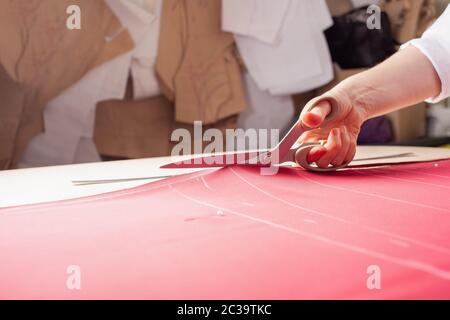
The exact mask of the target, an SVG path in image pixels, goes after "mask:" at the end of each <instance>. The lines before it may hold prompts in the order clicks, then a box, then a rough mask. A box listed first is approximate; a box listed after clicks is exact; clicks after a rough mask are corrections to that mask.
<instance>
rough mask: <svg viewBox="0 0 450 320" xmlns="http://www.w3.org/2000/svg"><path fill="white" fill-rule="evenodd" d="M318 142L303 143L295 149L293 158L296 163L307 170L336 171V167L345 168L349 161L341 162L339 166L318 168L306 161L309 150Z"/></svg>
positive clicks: (317, 144)
mask: <svg viewBox="0 0 450 320" xmlns="http://www.w3.org/2000/svg"><path fill="white" fill-rule="evenodd" d="M320 145H321V144H320V143H308V144H305V145H302V146H300V147H299V148H298V149H297V152H296V153H295V160H296V162H297V164H299V165H300V166H301V167H303V168H305V169H306V170H309V171H316V172H330V171H336V170H337V169H342V168H345V167H347V166H348V165H349V163H350V162H347V163H343V164H342V165H340V166H335V167H332V166H330V167H328V168H319V167H318V166H316V165H314V164H311V163H308V153H309V152H310V151H311V149H312V148H314V147H316V146H320Z"/></svg>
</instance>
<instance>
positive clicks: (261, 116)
mask: <svg viewBox="0 0 450 320" xmlns="http://www.w3.org/2000/svg"><path fill="white" fill-rule="evenodd" d="M243 77H244V83H245V89H246V92H247V101H248V105H249V107H248V109H247V110H245V111H244V112H243V113H241V114H240V115H239V117H238V124H237V126H238V127H239V128H242V129H245V130H247V129H278V130H280V136H281V135H282V134H283V133H284V132H285V131H286V130H287V129H288V128H289V127H290V125H291V124H292V121H293V119H294V113H295V108H294V102H293V100H292V97H291V96H273V95H271V94H269V93H268V92H267V91H262V90H260V89H259V88H258V86H257V85H256V83H255V81H254V80H253V79H252V77H251V76H250V75H249V74H248V73H246V74H244V75H243ZM268 141H270V140H268Z"/></svg>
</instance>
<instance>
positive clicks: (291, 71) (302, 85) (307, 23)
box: [222, 0, 333, 95]
mask: <svg viewBox="0 0 450 320" xmlns="http://www.w3.org/2000/svg"><path fill="white" fill-rule="evenodd" d="M222 6H223V12H222V14H223V17H222V18H223V19H222V27H223V28H224V30H226V31H230V32H233V33H235V40H236V44H237V47H238V49H239V52H240V54H241V56H242V58H243V60H244V62H245V65H246V67H247V68H248V71H249V73H250V75H251V76H252V78H253V79H254V80H255V81H256V83H257V84H258V87H259V88H260V89H261V90H267V91H269V92H270V93H271V94H274V95H290V94H294V93H301V92H305V91H309V90H311V89H315V88H317V87H319V86H321V85H324V84H326V83H327V82H329V81H331V80H332V79H333V67H332V62H331V57H330V53H329V50H328V46H327V43H326V39H325V36H324V34H323V31H324V30H325V29H327V28H328V27H330V26H331V25H332V19H331V16H330V13H329V11H328V8H327V6H326V3H325V1H323V0H313V1H312V0H299V1H292V0H291V1H281V6H279V4H278V2H276V3H275V2H274V1H255V0H244V1H239V2H236V1H230V2H229V1H223V3H222ZM278 6H279V7H278ZM275 7H277V8H276V9H275ZM285 7H287V12H286V10H282V9H283V8H285ZM269 11H270V12H272V14H271V15H267V14H264V13H266V12H269ZM244 17H245V19H244ZM245 21H247V24H248V25H247V24H245V23H244V22H245ZM261 25H265V26H267V28H268V30H269V31H271V32H272V34H273V33H274V31H277V32H276V35H275V36H274V35H271V36H270V37H268V36H267V31H268V30H264V29H263V28H262V27H261ZM231 26H234V27H231ZM263 39H265V41H262V40H263ZM268 40H271V41H268Z"/></svg>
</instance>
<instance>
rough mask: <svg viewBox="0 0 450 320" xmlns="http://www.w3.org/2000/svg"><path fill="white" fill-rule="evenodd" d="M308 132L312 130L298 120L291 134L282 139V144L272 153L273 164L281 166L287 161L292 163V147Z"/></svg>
mask: <svg viewBox="0 0 450 320" xmlns="http://www.w3.org/2000/svg"><path fill="white" fill-rule="evenodd" d="M307 130H310V129H307V128H305V127H303V125H302V121H301V120H300V119H299V120H297V122H296V123H295V124H294V125H293V126H292V128H291V129H290V130H289V132H288V133H287V134H286V135H285V136H284V137H283V139H281V141H280V143H278V145H277V146H275V148H273V149H272V150H271V151H270V153H271V162H272V163H273V164H280V163H283V162H286V161H292V159H291V158H290V157H291V155H292V150H291V149H292V146H294V145H295V144H296V142H297V141H298V139H299V138H300V136H301V135H302V134H303V133H304V132H305V131H307Z"/></svg>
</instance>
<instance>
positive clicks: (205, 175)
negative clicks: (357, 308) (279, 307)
mask: <svg viewBox="0 0 450 320" xmlns="http://www.w3.org/2000/svg"><path fill="white" fill-rule="evenodd" d="M449 181H450V161H448V160H447V161H440V162H428V163H421V164H409V165H401V166H394V167H389V168H379V169H364V170H363V169H361V170H351V171H341V172H335V173H328V174H315V173H311V172H307V171H304V170H301V169H288V168H283V169H282V170H281V172H280V173H279V174H278V175H276V176H261V175H260V174H259V170H258V169H257V168H251V167H227V168H224V169H220V170H208V171H202V172H198V173H193V174H190V175H183V176H178V177H174V178H169V179H166V180H163V181H159V182H156V183H151V184H147V185H144V186H141V187H137V188H133V189H128V190H123V191H119V192H114V193H109V194H104V195H99V196H94V197H88V198H83V199H77V200H68V201H61V202H55V203H50V204H42V205H33V206H23V207H16V208H9V209H3V210H0V249H1V250H0V261H1V264H0V298H1V299H18V298H46V299H47V298H59V299H68V298H71V299H72V298H73V299H88V298H105V299H115V298H148V299H302V298H306V299H315V298H319V299H394V298H400V299H449V298H450V237H449V231H450V218H449V217H450V215H449V214H450V198H449V197H448V195H449V189H450V184H449ZM70 266H77V267H78V268H79V269H78V270H79V272H80V273H79V278H80V286H81V287H80V290H76V289H75V290H71V289H69V288H68V287H67V281H68V278H69V276H70V273H69V274H68V273H67V270H68V268H69V267H70ZM371 270H378V271H379V274H378V275H377V277H378V280H379V283H378V284H379V285H380V286H381V289H376V287H374V286H373V284H374V283H373V282H372V280H371V279H373V274H372V273H371V272H372V271H371ZM368 272H369V273H368ZM371 276H372V277H371ZM375 282H376V281H375ZM375 284H376V283H375Z"/></svg>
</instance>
